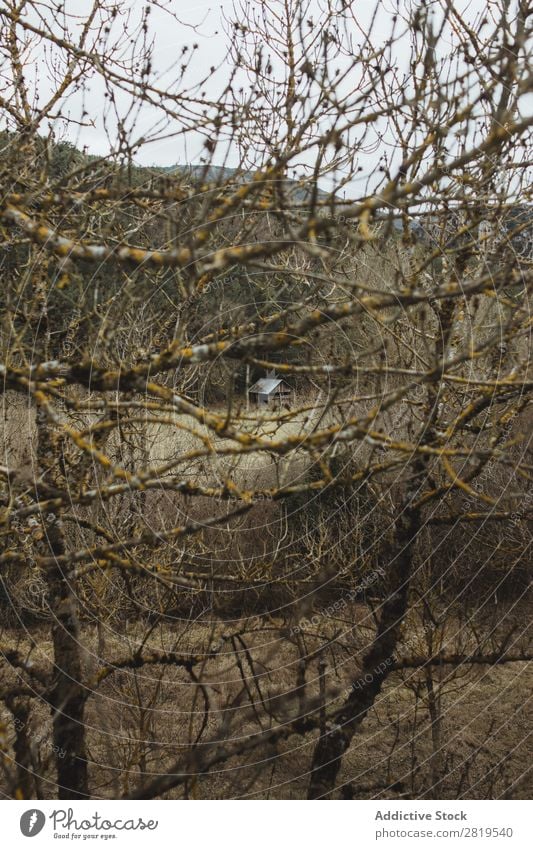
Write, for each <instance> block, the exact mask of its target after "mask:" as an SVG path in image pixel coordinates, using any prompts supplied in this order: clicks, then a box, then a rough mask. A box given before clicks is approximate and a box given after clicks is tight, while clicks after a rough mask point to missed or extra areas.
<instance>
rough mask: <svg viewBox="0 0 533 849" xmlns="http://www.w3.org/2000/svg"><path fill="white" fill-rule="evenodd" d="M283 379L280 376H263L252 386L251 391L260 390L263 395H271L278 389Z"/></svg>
mask: <svg viewBox="0 0 533 849" xmlns="http://www.w3.org/2000/svg"><path fill="white" fill-rule="evenodd" d="M280 383H283V380H282V379H281V378H280V377H262V378H261V380H258V381H257V383H254V385H253V386H250V389H249V390H248V391H249V392H258V393H261V395H270V393H271V392H274V390H276V389H277V388H278V387H279V385H280Z"/></svg>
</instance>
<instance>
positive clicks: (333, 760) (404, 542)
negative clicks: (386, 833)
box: [308, 493, 420, 799]
mask: <svg viewBox="0 0 533 849" xmlns="http://www.w3.org/2000/svg"><path fill="white" fill-rule="evenodd" d="M413 496H414V493H413ZM419 520H420V516H419V511H418V510H416V509H409V507H407V508H406V509H405V510H404V512H403V514H402V516H401V517H400V519H399V520H398V522H397V526H396V539H397V543H398V549H397V551H398V553H397V555H396V557H395V558H394V560H393V562H392V564H391V573H390V582H391V588H390V593H389V596H388V598H387V600H386V601H385V603H384V604H383V607H382V611H381V616H380V619H379V624H378V628H377V632H376V636H375V638H374V641H373V643H372V646H371V648H370V650H369V651H368V652H367V654H366V655H365V657H364V659H363V667H362V671H361V675H360V677H359V678H358V680H357V681H355V682H354V683H353V685H352V689H351V691H350V694H349V696H348V697H347V699H346V700H345V702H344V705H343V706H342V708H341V709H340V711H339V712H338V713H337V715H336V717H335V719H334V721H333V722H329V723H328V726H327V729H326V733H325V734H321V736H320V738H319V740H318V743H317V745H316V747H315V751H314V753H313V761H312V772H311V779H310V782H309V790H308V798H309V799H325V798H327V797H328V796H330V795H331V793H332V792H333V791H334V790H335V787H336V781H337V776H338V773H339V770H340V767H341V763H342V758H343V756H344V754H345V752H346V751H347V749H348V748H349V746H350V744H351V742H352V739H353V736H354V734H355V733H356V731H357V729H358V728H359V726H360V725H361V723H362V722H363V720H364V718H365V717H366V715H367V713H368V711H369V710H370V708H371V707H372V705H373V704H374V702H375V700H376V697H377V696H378V695H379V692H380V690H381V688H382V686H383V683H384V681H385V680H386V678H387V676H388V675H389V674H390V672H391V671H392V666H393V664H394V661H395V657H394V652H395V649H396V646H397V643H398V638H399V636H400V629H401V625H402V621H403V619H404V616H405V613H406V611H407V605H408V596H409V581H410V578H411V573H412V562H413V548H414V542H415V540H416V534H417V532H418V528H419Z"/></svg>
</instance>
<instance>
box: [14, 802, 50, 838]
mask: <svg viewBox="0 0 533 849" xmlns="http://www.w3.org/2000/svg"><path fill="white" fill-rule="evenodd" d="M45 822H46V817H45V815H44V814H43V812H42V811H39V810H37V808H32V809H31V810H29V811H25V812H24V813H23V814H22V816H21V818H20V830H21V832H22V833H23V835H24V837H35V835H36V834H39V832H40V831H42V829H43V826H44V824H45Z"/></svg>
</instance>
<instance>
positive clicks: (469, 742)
mask: <svg viewBox="0 0 533 849" xmlns="http://www.w3.org/2000/svg"><path fill="white" fill-rule="evenodd" d="M337 613H338V615H336V617H335V619H333V618H331V617H329V618H328V617H327V616H325V615H324V616H321V617H319V618H320V622H319V624H318V626H317V627H315V626H314V625H313V624H310V627H309V628H304V630H303V632H302V633H301V635H300V649H301V647H302V646H303V648H304V652H305V655H306V656H307V668H306V676H305V677H306V682H305V699H306V700H307V702H308V704H310V703H313V704H315V705H316V701H314V700H316V698H317V697H318V694H319V677H320V674H323V675H324V676H325V678H324V681H325V689H326V707H327V708H329V707H334V706H335V705H336V704H338V703H340V700H341V699H342V698H343V697H345V696H346V694H347V693H348V691H349V688H350V687H351V686H353V685H354V683H355V686H357V681H358V671H359V663H360V657H361V653H362V652H364V649H365V646H366V645H367V644H368V640H369V638H370V636H371V634H372V632H373V617H372V612H371V610H370V608H369V607H367V606H366V605H365V604H362V603H361V604H351V605H349V606H346V607H345V608H343V609H342V610H341V611H340V612H339V611H337ZM527 614H528V611H525V615H527ZM529 614H530V611H529ZM530 620H531V617H530V616H529V621H530ZM524 621H527V620H524ZM152 628H153V626H152ZM458 630H461V632H462V638H463V639H464V635H465V631H464V627H463V626H461V628H460V629H459V628H458ZM237 631H239V632H240V633H241V636H242V642H238V641H237V642H232V639H231V635H232V634H235V633H236V632H237ZM411 634H412V632H411ZM334 636H335V640H333V637H334ZM410 639H411V642H410V644H409V645H407V644H405V645H403V646H402V647H401V649H400V650H399V652H398V660H401V659H402V658H405V657H409V656H410V655H412V654H413V648H416V647H415V646H414V644H413V641H412V639H413V638H412V636H411V638H410ZM1 642H2V645H4V646H5V645H9V646H14V645H17V644H18V645H19V650H22V649H23V648H24V650H25V651H26V656H27V657H28V658H29V659H31V661H32V662H33V663H34V664H35V665H36V666H39V667H43V668H49V667H50V663H51V660H50V658H51V643H50V640H49V635H48V634H47V632H46V630H45V628H44V627H43V626H42V625H41V626H38V627H33V628H31V629H28V630H27V631H26V633H25V635H24V637H23V638H21V634H20V631H18V632H16V633H15V632H14V631H4V632H3V633H2V636H1ZM82 642H83V645H84V648H85V676H86V680H87V681H88V682H90V687H91V689H92V694H91V696H90V698H89V700H88V703H87V717H86V718H87V727H88V737H87V740H88V755H89V760H90V762H91V766H90V782H91V788H92V793H93V795H94V796H95V797H99V798H100V797H101V798H106V797H118V796H122V795H123V794H128V793H132V792H134V791H135V790H136V788H137V787H138V786H139V783H140V780H141V776H144V778H145V779H146V777H147V776H154V775H156V774H158V773H160V772H162V771H167V770H169V769H170V770H173V771H174V770H176V769H178V771H179V766H178V767H177V766H176V764H178V765H179V764H183V761H184V757H185V753H186V752H187V751H190V747H191V745H192V744H193V743H194V741H195V740H196V741H197V749H198V748H200V749H201V750H202V751H205V752H206V753H208V752H210V751H212V750H213V749H214V748H215V746H216V745H218V744H219V743H221V742H223V743H225V744H227V743H228V742H230V741H237V740H242V741H247V740H250V739H252V738H253V735H254V734H257V733H258V732H260V731H264V730H266V729H269V728H270V729H275V728H279V726H280V725H282V724H283V723H287V721H288V720H290V719H291V718H294V716H295V715H297V714H298V713H299V712H300V708H299V704H300V701H299V700H300V696H303V694H302V691H301V689H299V687H300V683H298V665H299V663H300V657H301V654H300V650H299V648H298V640H296V639H295V637H294V635H293V633H292V632H291V631H290V629H288V627H287V623H285V622H282V621H281V620H276V619H274V618H272V617H254V618H253V619H250V620H248V621H247V622H243V621H231V620H224V621H223V620H220V619H218V620H213V621H211V620H210V619H209V617H208V615H204V616H202V617H200V618H198V619H197V621H196V622H192V623H190V622H186V621H185V620H184V621H179V620H178V619H177V620H176V621H175V622H173V623H169V622H166V623H164V624H161V625H159V626H157V627H156V628H154V629H153V630H152V631H151V632H150V633H149V634H148V626H144V627H141V625H140V623H139V622H137V623H133V622H130V623H123V624H122V625H120V626H117V625H116V624H115V625H111V624H109V625H107V626H106V627H100V628H98V629H96V628H94V627H92V626H89V625H85V626H84V627H83V629H82ZM140 642H145V651H149V649H150V648H154V649H157V650H159V651H161V650H167V651H169V650H172V651H175V652H178V653H179V654H180V655H189V654H190V655H198V654H199V653H200V652H202V651H205V650H207V649H208V648H209V647H210V648H211V649H212V648H213V646H215V647H221V648H220V654H219V655H218V656H217V657H216V658H215V659H211V660H209V661H207V662H206V663H205V665H203V666H202V665H200V666H199V667H197V672H196V674H197V675H198V678H199V680H201V682H202V689H201V690H199V689H198V688H197V687H196V686H195V684H194V682H193V681H191V678H190V677H189V675H188V673H187V672H186V671H184V670H183V669H178V668H175V667H173V666H168V665H161V664H155V665H150V666H144V667H142V668H140V669H122V670H121V669H117V670H115V671H114V673H113V674H112V675H110V676H109V677H106V678H105V680H103V681H102V682H101V683H98V678H99V675H100V674H101V670H102V668H105V667H107V666H108V665H109V664H111V665H112V664H114V663H116V662H117V661H120V659H121V658H124V657H126V656H128V655H131V654H132V653H133V652H134V651H135V649H136V648H137V647H138V646H139V644H140ZM463 647H464V648H467V645H466V643H464V645H463ZM318 649H320V651H317V650H318ZM234 650H237V653H235V651H234ZM320 661H322V662H323V663H325V664H326V665H325V666H322V667H319V662H320ZM252 662H253V671H252ZM432 672H433V674H432V682H433V688H434V692H435V693H436V695H437V706H438V721H437V722H433V724H432V722H431V719H430V713H429V704H428V680H427V675H426V671H425V670H420V669H409V668H408V669H403V670H398V671H393V672H392V673H391V674H390V675H389V678H388V680H387V683H386V686H385V687H384V690H383V691H382V693H381V695H380V696H379V698H378V699H377V701H376V703H375V705H374V707H373V709H372V710H371V711H370V713H369V715H368V716H367V718H366V720H365V721H364V723H363V725H362V726H361V729H360V732H359V733H358V734H357V735H356V737H355V738H354V740H353V743H352V746H351V748H350V750H349V752H348V754H347V755H346V756H345V758H344V761H343V766H342V770H341V774H340V776H339V793H338V795H339V796H341V797H344V798H352V797H353V798H408V799H409V798H450V799H454V798H463V797H464V798H496V797H498V798H499V797H507V798H527V797H528V794H530V793H531V789H532V787H531V755H532V754H533V752H532V747H531V743H530V733H531V732H530V730H531V727H532V720H533V706H532V703H531V693H532V689H533V687H532V685H533V677H532V669H531V666H530V665H528V664H527V663H525V662H516V663H507V664H501V665H496V666H486V665H481V664H480V665H476V664H472V663H464V664H462V665H460V666H459V667H451V666H444V667H442V668H439V669H435V668H434V669H433V671H432ZM12 676H13V673H12V672H11V671H9V670H8V669H7V668H6V667H5V666H4V668H3V671H2V678H3V679H4V680H7V679H10V678H12ZM4 723H5V725H4V728H5V730H6V733H7V749H6V752H7V753H8V757H9V756H11V757H12V754H13V753H12V749H11V745H12V742H13V735H12V733H11V731H10V729H11V724H10V717H9V714H8V713H7V712H6V711H4V712H3V715H2V724H4ZM29 739H30V741H32V743H31V745H32V746H33V750H34V763H35V765H36V771H38V772H39V773H40V778H39V781H38V783H39V786H40V795H42V796H45V797H52V796H53V795H54V792H55V785H54V778H53V769H52V763H51V754H52V743H51V722H50V715H49V710H48V709H47V707H46V706H45V705H43V704H42V703H39V702H38V701H34V712H33V718H32V720H31V723H30V733H29ZM315 742H316V732H315V733H309V734H307V736H300V735H297V734H291V735H288V736H286V737H285V738H282V739H281V740H279V741H278V742H277V743H276V744H275V745H270V744H268V745H261V746H258V747H255V748H253V749H252V750H251V751H250V752H249V753H248V754H245V755H239V756H238V757H235V758H232V759H230V760H229V761H227V762H226V763H224V765H223V766H222V767H221V768H214V769H213V770H212V771H210V772H209V773H208V774H205V775H201V776H198V777H197V778H195V779H194V780H191V781H189V782H188V783H187V785H186V787H185V790H184V788H183V786H180V787H179V788H176V789H174V790H172V791H170V793H169V794H168V796H169V797H172V798H181V797H183V795H184V792H185V793H186V795H187V796H189V797H194V798H226V799H228V798H229V799H235V798H261V799H275V798H281V799H302V798H305V796H306V788H307V783H308V780H309V766H310V760H311V755H312V751H313V747H314V744H315Z"/></svg>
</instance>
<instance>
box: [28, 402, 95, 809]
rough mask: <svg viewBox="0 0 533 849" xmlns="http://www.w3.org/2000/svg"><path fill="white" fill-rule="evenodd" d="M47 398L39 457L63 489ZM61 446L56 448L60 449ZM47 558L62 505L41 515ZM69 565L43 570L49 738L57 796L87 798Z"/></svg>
mask: <svg viewBox="0 0 533 849" xmlns="http://www.w3.org/2000/svg"><path fill="white" fill-rule="evenodd" d="M45 404H46V402H44V404H43V402H42V400H40V401H39V402H38V407H37V436H38V460H39V467H40V472H41V475H42V476H43V478H44V480H45V481H46V482H47V483H49V484H52V485H53V486H54V487H56V488H57V489H61V490H63V491H66V477H65V474H64V469H63V462H64V460H63V452H62V450H61V449H60V446H59V445H58V443H59V438H58V434H57V433H55V432H54V427H53V423H52V422H50V421H48V418H47V415H46V410H45ZM58 449H59V450H58ZM42 522H43V534H44V539H43V544H42V550H43V554H44V556H45V557H53V558H58V557H63V555H64V554H65V553H66V545H65V536H64V530H63V524H62V521H61V508H55V509H51V510H49V511H48V512H47V513H46V515H43V516H42ZM67 572H68V567H67V568H65V567H63V566H62V565H61V564H60V563H56V565H55V566H52V567H48V568H47V570H46V583H47V603H48V608H49V611H50V615H51V616H52V619H53V625H52V642H53V650H54V681H53V686H52V691H51V695H50V704H51V707H52V717H53V740H54V746H55V747H56V748H55V753H56V754H55V757H56V768H57V785H58V798H59V799H80V798H85V797H86V796H88V786H87V760H86V755H85V727H84V709H85V698H86V692H85V688H84V687H83V685H82V659H81V648H80V635H79V624H78V616H77V597H76V585H75V582H74V581H73V580H72V579H70V578H69V577H67V574H66V573H67Z"/></svg>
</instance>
